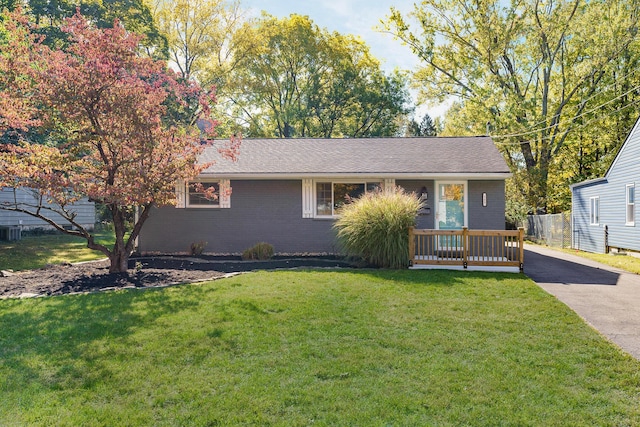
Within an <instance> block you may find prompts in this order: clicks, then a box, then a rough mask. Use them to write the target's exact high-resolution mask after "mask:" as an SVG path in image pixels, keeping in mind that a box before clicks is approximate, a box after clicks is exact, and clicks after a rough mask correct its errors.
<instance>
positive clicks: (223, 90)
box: [148, 0, 257, 135]
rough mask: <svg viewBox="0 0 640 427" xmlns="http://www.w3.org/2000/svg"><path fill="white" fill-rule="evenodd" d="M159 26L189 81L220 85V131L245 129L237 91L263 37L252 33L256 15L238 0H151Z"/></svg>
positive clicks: (177, 66)
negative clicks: (244, 64) (241, 67)
mask: <svg viewBox="0 0 640 427" xmlns="http://www.w3.org/2000/svg"><path fill="white" fill-rule="evenodd" d="M148 1H149V2H150V5H151V10H152V12H153V15H154V18H155V20H156V22H157V23H158V27H159V28H160V30H161V31H162V33H163V34H164V35H165V36H166V37H167V40H168V44H169V58H170V61H171V65H172V67H174V68H175V69H177V70H179V72H180V74H181V75H182V77H183V78H184V79H186V80H190V79H195V80H196V81H198V82H199V84H200V85H201V86H202V87H205V88H215V91H216V96H217V102H216V104H215V106H213V108H214V112H215V114H214V115H215V117H216V120H217V122H218V127H217V128H216V129H217V133H218V134H221V135H233V134H235V133H239V132H240V130H239V127H238V126H237V124H236V121H237V120H236V117H235V114H234V108H233V104H232V102H231V97H232V94H234V93H235V90H236V89H237V87H236V86H235V85H234V84H233V82H234V76H235V73H236V68H237V67H238V64H239V62H240V61H242V60H243V59H244V58H247V57H250V56H251V54H252V51H253V49H254V48H255V46H256V43H257V40H254V39H253V38H252V37H250V34H252V33H250V31H248V28H249V26H250V25H251V23H252V19H251V18H249V17H248V16H247V15H246V13H245V11H243V10H242V9H241V7H240V2H239V1H238V0H228V1H226V0H179V1H168V0H148Z"/></svg>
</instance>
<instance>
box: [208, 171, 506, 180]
mask: <svg viewBox="0 0 640 427" xmlns="http://www.w3.org/2000/svg"><path fill="white" fill-rule="evenodd" d="M201 176H203V177H212V178H213V177H216V178H227V179H257V180H267V179H276V180H281V179H305V178H312V179H313V178H340V179H362V178H372V179H384V178H395V179H429V180H438V179H440V180H443V179H458V180H460V179H488V180H496V179H507V178H510V177H511V176H512V174H511V172H465V173H457V172H421V173H416V172H403V173H390V172H380V173H376V172H349V173H347V172H311V173H287V172H283V173H274V172H269V173H233V172H226V173H225V172H206V171H205V172H203V173H202V174H201Z"/></svg>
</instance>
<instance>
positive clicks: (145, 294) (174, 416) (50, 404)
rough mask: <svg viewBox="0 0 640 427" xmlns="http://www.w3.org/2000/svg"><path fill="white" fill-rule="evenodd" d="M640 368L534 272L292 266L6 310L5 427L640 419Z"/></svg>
mask: <svg viewBox="0 0 640 427" xmlns="http://www.w3.org/2000/svg"><path fill="white" fill-rule="evenodd" d="M639 399H640V363H639V362H638V361H636V360H635V359H633V358H631V357H630V356H628V355H626V354H625V353H623V352H622V351H620V350H619V349H618V348H616V347H615V346H613V345H612V344H610V343H609V342H607V341H605V340H604V339H603V338H602V337H601V336H600V335H599V334H598V333H597V332H596V331H594V330H593V329H592V328H591V327H589V326H588V325H586V324H585V323H584V322H583V321H582V320H581V319H580V318H579V317H578V316H577V315H576V314H575V313H573V312H572V311H571V310H569V309H568V308H567V307H566V306H564V305H563V304H561V303H559V302H558V301H557V300H556V299H555V298H553V297H552V296H550V295H548V294H547V293H545V292H544V291H543V290H541V289H540V288H538V287H537V286H536V285H535V284H534V283H533V282H531V281H530V280H528V279H527V278H525V277H524V276H523V275H514V274H487V273H471V272H450V271H373V270H346V271H281V272H260V273H250V274H245V275H241V276H237V277H234V278H230V279H225V280H222V281H216V282H212V283H208V284H200V285H185V286H179V287H174V288H165V289H154V290H146V291H117V292H108V293H100V294H90V295H74V296H62V297H52V298H44V299H32V300H5V301H0V424H1V425H20V426H25V425H27V426H28V425H60V426H77V425H83V426H91V425H128V426H136V425H140V426H143V425H144V426H146V425H155V426H165V425H167V426H169V425H171V426H173V425H175V426H178V425H179V426H185V425H198V426H199V425H260V426H264V425H280V426H306V425H311V424H313V425H324V426H328V425H331V426H335V425H345V426H346V425H349V426H351V425H367V426H383V425H397V426H403V425H405V426H415V425H442V426H447V425H451V426H454V425H455V426H458V425H474V426H495V425H514V426H516V425H517V426H524V425H531V426H539V425H545V426H553V425H563V426H564V425H589V426H592V425H598V426H621V425H639V424H640V405H638V401H639Z"/></svg>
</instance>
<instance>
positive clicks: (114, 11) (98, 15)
mask: <svg viewBox="0 0 640 427" xmlns="http://www.w3.org/2000/svg"><path fill="white" fill-rule="evenodd" d="M5 3H6V6H7V8H8V9H9V10H11V11H13V10H14V9H15V7H16V5H17V3H19V2H16V1H12V0H8V1H5ZM25 3H26V8H25V9H26V10H27V11H28V13H29V15H30V16H31V18H32V19H33V21H34V22H35V23H36V24H38V25H39V26H40V28H39V30H38V31H39V32H40V33H41V34H43V35H45V36H46V40H45V43H47V44H48V45H50V46H52V47H60V46H62V45H64V44H66V43H67V42H68V36H67V34H65V33H64V32H63V31H62V30H61V26H62V25H63V23H64V20H65V19H66V18H70V17H72V16H73V15H74V14H75V13H76V11H77V10H78V9H79V10H80V13H82V14H83V15H84V16H86V17H87V18H90V20H91V21H92V23H93V24H94V25H96V26H97V27H100V28H110V27H113V24H114V22H115V20H116V19H117V20H119V22H120V23H121V24H122V25H124V27H125V28H126V29H127V30H128V31H131V32H134V33H137V34H142V35H144V40H143V41H142V46H144V48H145V49H146V50H147V52H148V53H149V54H151V55H152V56H153V57H155V58H156V59H158V58H166V57H167V54H168V52H167V40H166V38H165V37H164V36H163V35H162V34H160V32H159V31H158V28H157V27H156V24H155V22H154V20H153V16H152V15H151V11H150V9H149V7H148V6H147V4H146V3H145V1H144V0H83V1H81V2H76V1H69V0H56V1H55V2H51V1H44V0H28V1H26V2H25ZM2 4H3V1H0V11H1V10H2V9H3V7H1V6H2Z"/></svg>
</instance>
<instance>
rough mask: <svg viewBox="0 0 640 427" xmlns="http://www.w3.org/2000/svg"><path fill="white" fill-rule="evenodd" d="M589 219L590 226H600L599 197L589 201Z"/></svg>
mask: <svg viewBox="0 0 640 427" xmlns="http://www.w3.org/2000/svg"><path fill="white" fill-rule="evenodd" d="M589 218H590V220H589V222H590V223H591V225H598V224H600V197H592V198H590V199H589Z"/></svg>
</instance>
